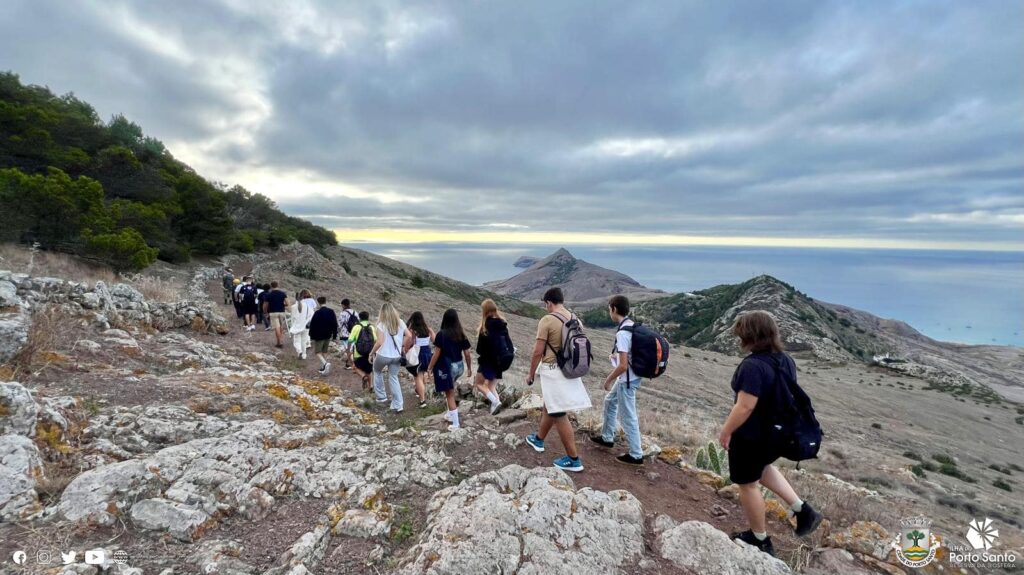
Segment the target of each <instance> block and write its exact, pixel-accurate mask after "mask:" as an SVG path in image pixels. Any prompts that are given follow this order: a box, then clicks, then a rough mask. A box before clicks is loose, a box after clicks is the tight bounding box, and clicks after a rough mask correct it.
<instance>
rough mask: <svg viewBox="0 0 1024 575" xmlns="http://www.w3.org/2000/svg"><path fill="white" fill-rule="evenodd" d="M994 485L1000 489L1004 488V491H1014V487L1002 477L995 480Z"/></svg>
mask: <svg viewBox="0 0 1024 575" xmlns="http://www.w3.org/2000/svg"><path fill="white" fill-rule="evenodd" d="M992 485H994V486H995V487H998V488H999V489H1002V490H1003V491H1013V488H1012V487H1010V484H1009V483H1007V482H1006V481H1004V480H1003V479H1002V478H1001V477H1000V478H997V479H996V480H995V481H993V482H992Z"/></svg>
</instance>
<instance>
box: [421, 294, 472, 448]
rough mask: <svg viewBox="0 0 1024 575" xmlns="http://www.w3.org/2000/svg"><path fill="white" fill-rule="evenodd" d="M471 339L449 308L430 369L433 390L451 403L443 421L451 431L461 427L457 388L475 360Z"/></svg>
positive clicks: (442, 324) (438, 335) (457, 317)
mask: <svg viewBox="0 0 1024 575" xmlns="http://www.w3.org/2000/svg"><path fill="white" fill-rule="evenodd" d="M470 347H471V346H470V344H469V339H468V338H466V332H465V330H463V329H462V322H460V321H459V313H458V312H457V311H455V310H454V309H448V310H446V311H445V312H444V315H443V316H441V329H440V330H439V331H438V332H437V335H435V336H434V351H433V353H432V354H431V356H430V364H429V365H428V366H427V370H428V371H429V372H431V373H432V374H433V376H434V390H435V391H437V392H438V393H444V396H445V401H446V402H447V404H448V413H446V414H445V416H444V418H445V419H446V420H448V421H450V422H451V425H449V426H448V431H455V430H456V429H458V428H459V427H460V424H459V407H458V404H457V403H456V402H455V386H456V384H457V383H458V379H459V377H460V376H461V375H462V374H463V373H465V372H466V368H467V367H472V365H473V359H472V356H470V354H469V350H470ZM460 364H461V365H460Z"/></svg>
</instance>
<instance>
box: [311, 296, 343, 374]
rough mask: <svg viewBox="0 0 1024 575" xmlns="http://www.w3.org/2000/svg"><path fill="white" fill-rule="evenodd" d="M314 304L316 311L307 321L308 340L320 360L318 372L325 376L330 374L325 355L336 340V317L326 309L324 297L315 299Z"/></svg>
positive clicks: (329, 365)
mask: <svg viewBox="0 0 1024 575" xmlns="http://www.w3.org/2000/svg"><path fill="white" fill-rule="evenodd" d="M316 303H317V306H318V307H317V310H316V311H315V312H313V317H312V319H310V320H309V339H310V340H311V341H312V342H313V353H315V354H316V358H317V359H319V360H320V369H319V370H318V371H319V372H320V375H327V374H329V373H330V372H331V363H330V362H329V361H327V353H328V352H329V351H330V349H331V342H332V341H334V340H336V339H338V316H337V315H336V314H335V313H334V310H333V309H331V308H329V307H327V298H326V297H324V296H320V297H318V298H316Z"/></svg>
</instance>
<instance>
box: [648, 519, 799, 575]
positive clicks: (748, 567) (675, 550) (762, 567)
mask: <svg viewBox="0 0 1024 575" xmlns="http://www.w3.org/2000/svg"><path fill="white" fill-rule="evenodd" d="M655 545H656V547H657V549H658V550H659V553H660V554H661V556H662V557H664V558H665V559H668V560H669V561H671V562H672V563H675V564H676V565H678V566H679V567H682V568H684V569H689V570H690V571H692V572H693V573H695V574H697V575H783V574H786V573H792V571H791V570H790V568H789V567H788V566H787V565H786V564H785V563H783V562H782V561H780V560H778V559H776V558H774V557H772V556H770V555H768V554H767V553H764V552H761V551H758V550H757V549H755V548H754V547H751V546H750V545H747V544H745V543H738V542H734V541H731V540H730V539H729V536H728V535H726V534H725V533H723V532H721V531H719V530H718V529H715V528H714V527H712V526H711V525H708V524H707V523H704V522H702V521H686V522H684V523H680V524H679V525H677V526H675V527H673V528H671V529H669V530H668V531H665V532H664V533H662V534H661V535H660V536H659V537H658V539H657V541H656V543H655Z"/></svg>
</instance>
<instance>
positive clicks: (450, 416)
mask: <svg viewBox="0 0 1024 575" xmlns="http://www.w3.org/2000/svg"><path fill="white" fill-rule="evenodd" d="M444 420H445V421H451V420H452V415H451V412H448V411H446V412H444Z"/></svg>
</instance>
